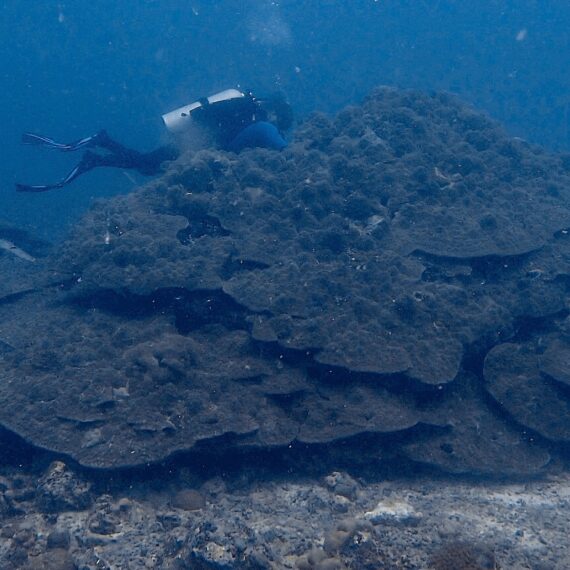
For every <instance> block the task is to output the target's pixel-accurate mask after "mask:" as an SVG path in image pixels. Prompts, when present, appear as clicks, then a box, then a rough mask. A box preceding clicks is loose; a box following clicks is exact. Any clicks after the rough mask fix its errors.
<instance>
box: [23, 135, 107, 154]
mask: <svg viewBox="0 0 570 570" xmlns="http://www.w3.org/2000/svg"><path fill="white" fill-rule="evenodd" d="M105 134H106V133H105ZM99 135H100V133H96V134H94V135H91V136H90V137H84V138H82V139H79V140H77V141H74V142H71V143H59V142H57V141H54V140H53V139H51V138H50V137H45V136H44V135H38V134H35V133H24V134H23V135H22V143H24V144H31V145H36V146H45V147H47V148H53V149H56V150H61V151H63V152H70V151H74V150H79V149H82V148H85V147H89V146H95V145H96V144H97V137H99Z"/></svg>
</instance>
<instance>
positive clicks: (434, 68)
mask: <svg viewBox="0 0 570 570" xmlns="http://www.w3.org/2000/svg"><path fill="white" fill-rule="evenodd" d="M569 25H570V6H569V5H568V3H567V2H564V1H562V0H561V1H558V2H557V1H551V2H549V1H548V0H546V1H545V0H542V1H534V0H511V1H498V0H497V1H494V0H463V1H459V0H458V1H453V0H440V1H438V0H409V1H406V0H402V1H396V0H386V1H381V0H378V1H374V0H313V1H307V0H304V1H302V0H283V1H281V2H271V1H269V0H242V1H238V0H73V1H69V2H66V1H56V0H43V1H42V2H38V1H37V0H4V2H3V3H2V7H1V8H0V37H1V38H2V44H1V48H0V64H1V66H0V69H1V81H2V85H1V88H2V89H1V93H2V95H1V96H2V103H3V104H2V105H1V107H0V108H1V118H0V121H1V125H2V131H1V132H2V134H3V144H2V151H3V152H2V159H1V161H0V208H1V212H0V218H4V219H8V220H11V221H14V222H16V223H18V224H20V225H25V226H27V227H29V228H30V229H32V230H33V231H35V232H38V233H40V234H41V235H44V236H51V237H59V236H61V235H63V233H64V232H65V230H66V229H67V228H68V227H69V224H70V223H73V222H74V221H76V220H77V218H78V216H79V215H80V213H81V212H82V211H84V210H85V209H86V208H87V207H88V204H89V202H90V201H91V200H92V199H93V198H96V197H104V196H108V195H112V194H115V193H117V192H126V191H129V190H130V189H131V188H132V187H133V185H134V184H135V183H137V182H140V181H142V180H143V179H142V178H140V177H138V176H137V175H135V177H133V176H132V175H130V176H127V175H125V173H123V172H117V171H115V172H113V171H109V170H105V171H98V172H92V173H89V174H87V175H86V176H84V177H83V178H81V179H80V180H78V181H77V182H75V183H74V184H73V185H71V186H70V187H68V188H66V189H64V190H60V191H55V192H52V193H48V194H45V195H26V194H16V193H15V192H14V190H13V185H14V182H15V181H16V180H18V181H21V182H26V183H42V182H53V181H55V180H57V179H59V178H60V177H61V176H62V175H63V174H64V173H65V172H66V171H67V170H68V169H69V168H70V167H71V166H72V165H73V164H74V162H75V161H76V160H77V158H78V157H77V156H70V155H67V156H64V155H61V154H57V153H55V154H54V153H52V152H49V151H45V150H43V149H37V148H29V147H22V146H21V145H20V143H19V137H20V133H21V132H22V131H24V130H32V131H38V132H40V133H44V134H47V135H50V136H53V137H54V138H56V139H62V140H64V141H67V140H72V139H74V138H79V137H82V136H84V135H87V134H91V133H93V132H96V131H97V130H99V129H100V128H103V127H104V128H107V130H108V131H109V132H110V134H111V135H113V136H115V137H116V138H117V139H119V140H121V141H122V142H124V143H126V144H129V145H132V146H135V147H136V148H140V149H141V150H142V149H150V148H152V147H153V146H155V145H158V144H160V142H161V141H162V140H164V137H165V133H164V130H163V127H162V124H161V120H160V115H161V114H162V113H163V112H165V111H168V110H171V109H172V108H173V107H176V106H178V105H182V104H184V103H188V102H191V101H193V100H194V99H196V98H197V97H199V96H202V95H204V94H209V93H211V92H215V91H216V90H220V89H224V88H227V87H231V86H236V85H241V86H244V87H252V88H254V89H255V90H256V91H258V92H262V91H269V90H274V89H275V88H276V87H279V88H282V89H283V90H284V91H285V92H286V93H287V94H288V95H289V98H290V100H291V102H292V103H293V105H294V107H295V110H296V114H297V116H301V117H302V116H304V115H306V114H307V113H309V112H310V111H313V110H321V111H326V112H334V111H335V110H337V109H338V108H340V107H342V106H344V105H346V104H349V103H357V102H358V101H359V100H360V99H361V98H362V97H363V96H364V95H365V94H366V93H367V92H368V91H369V90H370V88H371V87H373V86H375V85H378V84H390V85H396V86H401V87H421V88H424V89H446V90H451V91H453V92H455V93H459V94H460V95H461V96H462V97H463V98H465V99H466V100H468V101H471V102H473V103H474V104H475V105H477V106H478V107H480V108H481V109H484V110H486V111H487V112H489V113H490V114H491V115H492V116H494V117H495V118H497V119H499V120H500V121H502V122H503V123H505V125H507V127H508V128H509V130H510V131H511V132H512V133H513V134H514V135H518V136H523V137H525V138H527V139H529V140H532V141H534V142H539V143H541V144H544V145H546V146H548V147H550V148H553V149H568V148H570V135H569V117H568V109H569V104H570V95H569V93H570V91H569V87H570V85H569V84H570V74H569V73H568V67H569V65H568V63H569V55H568V40H569V36H570V32H569V30H570V27H569ZM517 36H518V39H517Z"/></svg>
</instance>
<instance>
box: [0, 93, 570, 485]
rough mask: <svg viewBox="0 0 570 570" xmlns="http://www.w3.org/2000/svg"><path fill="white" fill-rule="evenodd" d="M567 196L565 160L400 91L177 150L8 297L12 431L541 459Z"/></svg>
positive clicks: (567, 224) (555, 346) (501, 460)
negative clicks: (256, 133)
mask: <svg viewBox="0 0 570 570" xmlns="http://www.w3.org/2000/svg"><path fill="white" fill-rule="evenodd" d="M569 188H570V158H569V157H567V156H564V155H555V154H550V153H548V152H546V151H544V150H542V149H541V148H538V147H536V146H533V145H530V144H528V143H526V142H525V141H522V140H519V139H513V138H510V137H509V136H508V135H507V134H506V133H505V132H504V131H503V130H502V129H501V128H500V127H499V126H498V125H497V124H495V123H494V122H493V121H491V120H490V119H488V118H487V117H485V116H484V115H482V114H480V113H477V112H475V111H474V110H472V109H471V108H469V107H467V106H465V105H463V104H462V103H460V102H458V101H457V100H456V99H455V98H453V97H451V96H449V95H446V94H433V95H432V94H424V93H419V92H415V91H402V90H396V89H389V88H381V89H377V90H375V91H374V92H372V93H371V94H370V96H369V97H368V98H367V99H366V100H365V101H364V102H363V103H362V104H361V105H360V106H354V107H349V108H347V109H345V110H343V111H341V112H340V113H339V114H338V115H337V116H336V117H334V118H332V119H330V118H328V117H326V116H324V115H314V116H312V117H311V118H309V119H308V120H307V121H305V122H304V123H303V124H302V125H301V126H300V127H299V128H298V131H297V133H296V135H295V139H294V141H293V142H292V144H291V145H290V146H289V148H288V149H286V150H285V151H283V152H282V153H277V152H274V151H268V150H263V149H255V150H246V151H244V152H242V153H241V154H239V155H235V154H231V153H223V152H219V151H215V150H203V151H199V152H195V153H189V154H187V155H184V156H182V157H181V158H180V159H179V160H177V161H175V162H173V163H171V164H170V165H169V166H168V168H167V170H166V172H165V173H164V175H163V176H162V177H160V178H159V179H157V180H155V181H153V182H151V183H149V184H147V185H146V186H143V187H142V188H139V189H137V190H136V191H134V192H133V193H131V194H129V195H126V196H120V197H115V198H113V199H110V200H105V201H102V202H99V203H97V204H96V205H95V206H94V207H93V208H92V209H91V210H90V211H89V212H88V213H87V215H86V216H85V217H84V218H83V219H82V220H81V222H80V223H79V224H77V226H76V227H75V228H74V230H73V232H72V234H71V235H70V237H69V238H68V239H67V240H66V241H65V242H64V243H63V244H62V245H61V247H59V248H58V251H57V252H56V253H55V254H53V255H52V256H51V258H50V259H49V260H48V261H47V263H46V269H45V270H44V272H45V280H44V282H45V283H46V285H45V286H44V287H38V288H35V289H34V290H33V291H28V292H27V293H26V294H25V295H21V296H19V297H17V298H14V300H13V301H11V302H10V303H5V304H3V305H1V306H0V310H1V311H2V319H3V322H5V323H6V324H7V326H6V327H5V329H6V330H13V331H14V332H13V333H12V335H13V337H14V338H12V339H11V344H12V345H13V346H15V347H16V349H15V350H14V351H12V352H10V353H9V354H7V355H6V356H5V358H4V359H3V361H2V364H1V369H0V374H1V376H2V382H1V383H0V399H1V404H2V405H0V422H1V423H2V424H3V425H4V426H5V427H7V428H8V429H10V430H12V431H14V432H16V433H18V434H19V435H20V436H22V437H23V438H25V439H26V440H28V441H30V442H31V443H32V444H34V445H38V446H41V447H44V448H48V449H52V450H54V451H56V452H60V453H65V454H68V455H70V456H72V457H73V458H75V459H76V460H77V461H78V462H79V463H80V464H83V465H85V466H96V467H119V466H127V465H142V464H145V463H147V462H153V461H159V460H161V459H164V458H166V457H169V456H171V455H172V454H173V453H175V452H180V451H188V452H191V451H193V450H206V449H212V448H216V447H222V446H223V447H224V449H226V450H234V451H239V450H241V449H250V450H256V449H257V450H262V449H275V448H281V447H282V448H286V447H287V445H289V444H290V443H291V442H299V443H303V444H307V445H309V444H311V445H317V446H318V445H331V444H334V443H335V442H340V441H350V442H351V443H352V445H349V446H344V447H343V450H344V451H342V453H344V454H345V455H346V459H347V460H348V461H352V462H354V463H355V462H357V461H358V460H359V458H361V457H364V458H365V460H366V462H368V463H370V462H374V461H375V457H377V458H380V457H382V460H383V461H386V459H387V458H388V457H391V458H393V459H394V460H397V461H401V460H405V461H406V462H410V461H411V462H418V463H422V464H428V465H431V466H435V467H437V468H439V469H442V470H444V471H449V472H454V473H486V474H500V475H503V474H528V473H536V472H538V471H540V470H542V469H544V468H545V467H546V466H547V465H548V464H549V462H550V461H551V459H552V458H553V457H556V456H557V454H559V453H560V451H561V450H563V449H564V446H565V445H567V443H568V441H569V440H570V419H569V418H570V414H569V413H568V406H569V401H570V400H569V394H570V392H569V386H570V375H569V373H568V370H570V366H568V363H569V361H570V343H569V337H568V335H569V320H568V284H569V282H570V280H569V276H570V258H569V252H570V237H569V234H568V231H569V228H570V208H569V203H570V192H569V190H568V189H569ZM53 283H57V284H59V285H58V286H55V287H54V286H53ZM47 284H49V286H48V285H47ZM23 314H28V315H29V314H33V315H34V329H33V331H32V330H30V327H28V326H27V321H26V319H25V318H24V319H23V318H22V315H23ZM8 325H9V326H8ZM8 402H10V405H7V403H8ZM363 436H366V437H363ZM361 446H365V449H366V453H365V454H363V453H362V449H361ZM378 460H379V459H378Z"/></svg>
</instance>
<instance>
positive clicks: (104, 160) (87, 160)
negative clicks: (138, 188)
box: [16, 145, 179, 192]
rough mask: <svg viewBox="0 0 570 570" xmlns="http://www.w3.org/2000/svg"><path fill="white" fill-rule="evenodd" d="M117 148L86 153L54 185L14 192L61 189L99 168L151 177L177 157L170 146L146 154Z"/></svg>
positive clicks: (20, 188) (22, 187) (18, 187)
mask: <svg viewBox="0 0 570 570" xmlns="http://www.w3.org/2000/svg"><path fill="white" fill-rule="evenodd" d="M105 148H107V147H105ZM118 148H120V152H117V153H110V154H104V155H101V154H96V153H94V152H91V151H86V152H85V154H84V155H83V158H82V159H81V161H80V162H79V164H78V165H77V166H75V167H74V168H73V169H72V170H71V171H70V172H69V173H68V174H67V176H65V177H64V178H63V179H62V180H60V181H59V182H57V183H56V184H39V185H26V184H16V190H17V191H18V192H46V191H47V190H54V189H56V188H63V187H64V186H66V185H67V184H69V183H70V182H73V180H75V179H76V178H77V177H78V176H81V175H82V174H84V173H85V172H88V171H89V170H91V169H93V168H97V167H100V166H105V167H109V168H124V169H129V170H137V171H138V172H140V173H141V174H143V175H144V176H152V175H154V174H158V173H159V172H160V167H161V165H162V163H163V162H165V161H167V160H175V159H176V158H178V155H179V152H178V149H177V148H176V147H174V146H170V145H169V146H161V147H159V148H157V149H155V150H153V151H152V152H147V153H141V152H138V151H136V150H131V149H128V148H126V147H123V146H122V145H118V146H117V147H115V149H118ZM108 150H109V149H108Z"/></svg>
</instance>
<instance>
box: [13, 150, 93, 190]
mask: <svg viewBox="0 0 570 570" xmlns="http://www.w3.org/2000/svg"><path fill="white" fill-rule="evenodd" d="M96 158H97V155H96V154H94V153H92V152H89V151H87V152H86V153H85V155H84V156H83V159H82V160H81V162H80V163H79V164H78V165H77V166H76V167H75V168H73V169H72V170H71V171H70V172H69V173H68V174H67V176H66V177H65V178H63V180H60V181H59V182H57V183H56V184H36V185H30V184H18V183H16V191H17V192H47V191H48V190H56V189H58V188H63V187H64V186H65V185H66V184H69V183H70V182H73V180H75V179H76V178H77V177H78V176H81V174H83V173H84V172H87V171H88V170H91V169H92V168H93V167H95V166H97V164H96V162H95V160H96Z"/></svg>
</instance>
